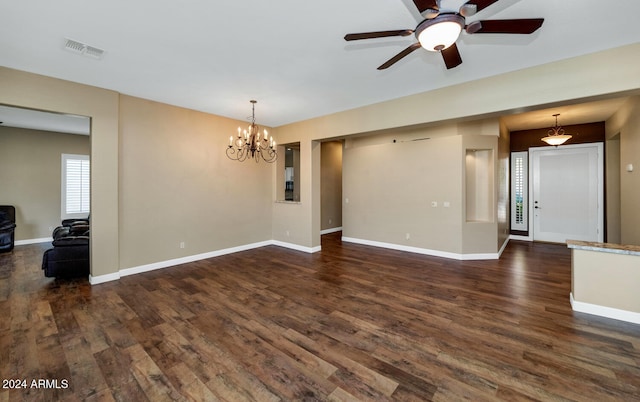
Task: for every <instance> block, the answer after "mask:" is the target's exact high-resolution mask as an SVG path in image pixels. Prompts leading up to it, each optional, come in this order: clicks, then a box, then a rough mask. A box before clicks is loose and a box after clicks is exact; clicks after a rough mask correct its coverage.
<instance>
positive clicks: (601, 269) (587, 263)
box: [571, 249, 640, 313]
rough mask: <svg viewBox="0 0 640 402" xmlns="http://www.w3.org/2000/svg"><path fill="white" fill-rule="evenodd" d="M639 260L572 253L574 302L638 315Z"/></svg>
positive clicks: (622, 256)
mask: <svg viewBox="0 0 640 402" xmlns="http://www.w3.org/2000/svg"><path fill="white" fill-rule="evenodd" d="M639 264H640V256H637V255H627V254H615V253H607V252H599V251H588V250H578V249H573V250H572V254H571V294H572V295H573V298H574V300H575V301H577V302H582V303H588V304H592V305H596V306H604V307H610V308H615V309H619V310H624V311H629V312H633V313H640V293H639V292H638V283H640V270H639V269H638V265H639Z"/></svg>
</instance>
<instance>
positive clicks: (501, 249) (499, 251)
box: [498, 237, 509, 259]
mask: <svg viewBox="0 0 640 402" xmlns="http://www.w3.org/2000/svg"><path fill="white" fill-rule="evenodd" d="M507 245H509V237H507V238H506V239H505V240H504V243H502V247H500V250H498V259H499V258H500V257H501V256H502V253H503V252H504V249H505V248H507Z"/></svg>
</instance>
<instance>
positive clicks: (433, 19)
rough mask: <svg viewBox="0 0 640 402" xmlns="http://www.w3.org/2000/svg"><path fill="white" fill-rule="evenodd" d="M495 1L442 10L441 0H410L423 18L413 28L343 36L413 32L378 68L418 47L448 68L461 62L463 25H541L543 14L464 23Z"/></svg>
mask: <svg viewBox="0 0 640 402" xmlns="http://www.w3.org/2000/svg"><path fill="white" fill-rule="evenodd" d="M497 1H498V0H469V1H467V2H466V3H464V4H463V5H462V6H461V7H460V10H458V12H455V11H445V10H442V9H441V8H440V0H413V4H415V5H416V7H417V8H418V11H419V12H420V14H421V15H422V17H423V18H424V20H423V21H422V22H420V23H419V24H418V26H416V28H415V29H399V30H394V31H377V32H363V33H351V34H347V35H345V37H344V39H345V40H347V41H352V40H360V39H373V38H383V37H388V36H408V35H411V34H415V36H416V38H417V39H418V42H416V43H414V44H412V45H410V46H409V47H407V48H406V49H404V50H403V51H401V52H400V53H398V54H397V55H395V56H393V57H392V58H390V59H389V60H387V61H386V62H384V63H383V64H382V65H380V67H378V70H384V69H386V68H389V67H391V66H392V65H394V64H395V63H397V62H398V61H399V60H401V59H402V58H404V57H406V56H407V55H409V54H410V53H412V52H413V51H414V50H416V49H418V48H420V47H423V48H425V49H427V50H430V51H432V52H440V53H441V54H442V58H443V59H444V64H445V65H446V66H447V69H451V68H454V67H457V66H459V65H460V64H462V57H460V52H459V51H458V47H457V46H456V41H457V40H458V37H459V36H460V33H461V32H462V30H463V29H464V30H465V32H466V33H468V34H477V33H493V34H495V33H499V34H531V33H533V32H535V31H536V30H537V29H538V28H540V27H541V26H542V23H543V22H544V19H543V18H525V19H509V20H479V21H473V22H471V23H470V24H468V25H467V23H466V18H467V17H471V16H473V15H474V14H476V13H477V12H479V11H482V10H484V9H485V8H487V7H489V6H490V5H492V4H493V3H495V2H497Z"/></svg>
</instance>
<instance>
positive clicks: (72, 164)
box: [61, 154, 91, 219]
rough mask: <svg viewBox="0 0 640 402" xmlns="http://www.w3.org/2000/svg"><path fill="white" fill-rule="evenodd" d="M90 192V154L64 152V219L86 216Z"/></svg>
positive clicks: (62, 213)
mask: <svg viewBox="0 0 640 402" xmlns="http://www.w3.org/2000/svg"><path fill="white" fill-rule="evenodd" d="M90 193H91V168H90V162H89V155H72V154H62V211H61V216H62V219H69V218H86V217H87V216H88V215H89V210H90V202H89V200H90V198H89V195H90Z"/></svg>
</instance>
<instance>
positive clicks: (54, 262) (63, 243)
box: [42, 220, 90, 278]
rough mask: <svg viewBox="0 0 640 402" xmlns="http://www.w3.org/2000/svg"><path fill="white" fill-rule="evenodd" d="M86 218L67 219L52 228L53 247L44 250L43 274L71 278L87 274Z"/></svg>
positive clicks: (87, 235)
mask: <svg viewBox="0 0 640 402" xmlns="http://www.w3.org/2000/svg"><path fill="white" fill-rule="evenodd" d="M89 235H90V227H89V221H88V220H79V221H78V220H73V221H71V220H67V221H63V225H62V226H58V227H57V228H55V229H54V231H53V234H52V237H53V243H52V245H53V248H51V249H49V250H47V251H45V252H44V256H43V257H42V269H43V270H44V276H46V277H56V278H73V277H81V276H85V277H86V276H89V272H90V263H89Z"/></svg>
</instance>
